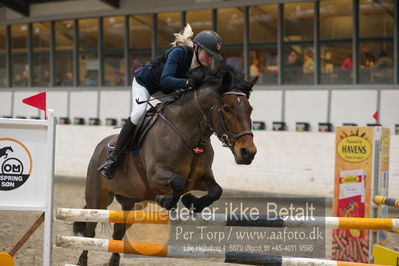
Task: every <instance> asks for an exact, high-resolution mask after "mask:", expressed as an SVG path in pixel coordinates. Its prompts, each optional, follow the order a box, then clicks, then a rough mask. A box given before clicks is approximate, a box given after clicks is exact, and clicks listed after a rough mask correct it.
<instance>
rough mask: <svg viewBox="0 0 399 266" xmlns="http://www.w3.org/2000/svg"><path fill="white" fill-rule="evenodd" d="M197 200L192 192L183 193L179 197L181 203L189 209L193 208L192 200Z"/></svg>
mask: <svg viewBox="0 0 399 266" xmlns="http://www.w3.org/2000/svg"><path fill="white" fill-rule="evenodd" d="M196 200H197V197H196V196H193V195H192V194H190V193H188V194H186V195H184V196H183V197H182V198H181V202H182V203H183V205H184V206H185V207H186V208H187V209H189V210H194V202H195V201H196Z"/></svg>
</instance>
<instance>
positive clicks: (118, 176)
mask: <svg viewBox="0 0 399 266" xmlns="http://www.w3.org/2000/svg"><path fill="white" fill-rule="evenodd" d="M190 78H192V79H193V80H195V81H196V82H195V83H197V84H198V86H197V88H196V89H193V90H190V91H187V92H185V93H184V94H183V95H182V96H181V97H180V98H179V99H177V100H176V101H175V102H173V103H170V104H162V106H163V108H158V111H157V115H158V117H157V118H156V121H155V123H154V124H153V125H152V127H151V128H150V129H149V130H148V131H147V132H146V133H145V135H144V136H142V141H141V142H140V143H139V144H138V149H139V157H140V163H137V162H134V158H133V157H132V156H127V155H124V157H123V158H121V161H120V163H119V165H118V167H117V170H116V173H115V175H114V177H113V179H111V180H109V179H107V178H105V177H104V176H102V175H101V174H100V173H99V171H98V168H99V166H100V165H101V164H102V163H103V162H104V160H105V158H106V156H107V154H108V153H109V150H108V149H107V145H108V144H109V143H115V141H116V138H117V135H113V136H108V137H106V138H105V139H103V140H102V141H101V142H100V143H99V144H98V145H97V147H96V148H95V151H94V154H93V156H92V157H91V160H90V163H89V166H88V171H87V179H86V189H85V198H86V205H85V206H84V208H86V209H106V208H107V207H108V206H109V205H110V204H111V203H112V201H113V200H114V197H115V198H116V200H117V201H118V202H119V203H120V204H121V206H122V210H131V209H133V207H134V205H135V203H137V202H140V201H144V200H155V201H156V202H157V203H158V204H159V205H160V206H161V207H164V208H165V209H168V210H169V209H171V208H175V207H176V204H177V202H178V200H179V198H180V196H182V195H184V194H185V195H184V196H183V197H182V203H183V205H184V206H186V207H187V208H191V209H192V210H193V211H194V212H201V211H202V210H203V209H204V208H205V207H207V206H209V205H210V204H212V203H213V202H214V201H216V200H218V199H219V198H220V196H221V194H222V191H223V190H222V188H221V187H220V186H219V185H218V184H217V183H216V181H215V178H214V176H213V173H212V162H213V156H214V152H213V149H212V145H211V142H210V137H211V135H212V134H215V135H216V136H217V137H218V138H219V139H220V140H221V141H222V143H223V144H224V146H227V147H229V148H230V150H231V152H232V153H233V155H234V158H235V161H236V163H237V164H250V163H251V162H252V160H253V159H254V156H255V154H256V146H255V144H254V142H253V133H252V131H251V118H250V117H251V112H252V107H251V105H250V103H249V101H248V100H249V96H250V93H251V91H252V87H253V85H254V84H255V83H256V81H257V78H255V79H253V80H252V81H246V80H245V79H244V75H243V73H242V72H241V71H240V70H237V69H234V68H232V67H229V66H224V67H221V68H219V70H218V71H216V72H212V73H210V72H206V71H204V70H201V71H193V72H192V73H191V77H190ZM143 176H144V178H143ZM191 190H201V191H207V194H206V195H205V196H202V197H200V198H197V197H195V196H193V195H192V194H190V193H188V192H189V191H191ZM96 225H97V223H93V222H87V223H85V222H75V223H74V225H73V229H74V233H75V235H76V234H78V233H80V234H83V236H85V237H94V236H95V228H96ZM129 226H130V225H126V224H118V223H115V224H114V232H113V235H112V238H113V239H115V240H121V239H122V238H123V236H124V234H125V232H126V229H127V228H128V227H129ZM87 253H88V251H87V250H84V251H83V252H82V254H81V255H80V258H79V262H78V264H80V265H87ZM119 260H120V255H119V253H113V254H112V256H111V258H110V260H109V265H119Z"/></svg>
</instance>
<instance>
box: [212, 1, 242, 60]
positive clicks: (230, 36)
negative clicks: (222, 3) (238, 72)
mask: <svg viewBox="0 0 399 266" xmlns="http://www.w3.org/2000/svg"><path fill="white" fill-rule="evenodd" d="M243 11H244V9H243V8H240V7H239V8H221V9H218V22H217V25H218V29H217V31H218V33H219V35H220V37H221V38H222V40H223V46H222V50H221V51H222V56H223V61H224V63H225V64H228V65H232V66H237V67H241V68H242V67H244V65H243V49H242V42H243V37H244V35H243V34H244V33H243V32H244V27H243V25H244V13H243Z"/></svg>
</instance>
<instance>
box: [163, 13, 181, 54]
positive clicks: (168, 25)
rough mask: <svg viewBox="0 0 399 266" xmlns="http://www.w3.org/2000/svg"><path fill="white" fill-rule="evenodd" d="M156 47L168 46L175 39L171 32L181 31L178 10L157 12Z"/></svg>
mask: <svg viewBox="0 0 399 266" xmlns="http://www.w3.org/2000/svg"><path fill="white" fill-rule="evenodd" d="M157 25H158V32H157V34H158V35H157V36H158V47H169V46H170V44H171V43H172V42H173V41H174V40H175V36H174V35H173V33H177V32H181V31H182V30H183V27H182V18H181V13H180V12H169V13H158V24H157Z"/></svg>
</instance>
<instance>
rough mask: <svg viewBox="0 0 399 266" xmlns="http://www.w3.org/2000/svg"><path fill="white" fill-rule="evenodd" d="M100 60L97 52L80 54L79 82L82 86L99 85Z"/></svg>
mask: <svg viewBox="0 0 399 266" xmlns="http://www.w3.org/2000/svg"><path fill="white" fill-rule="evenodd" d="M99 68H100V67H99V61H98V57H97V54H95V53H81V54H80V56H79V71H80V75H79V84H80V85H81V86H96V85H98V70H99Z"/></svg>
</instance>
